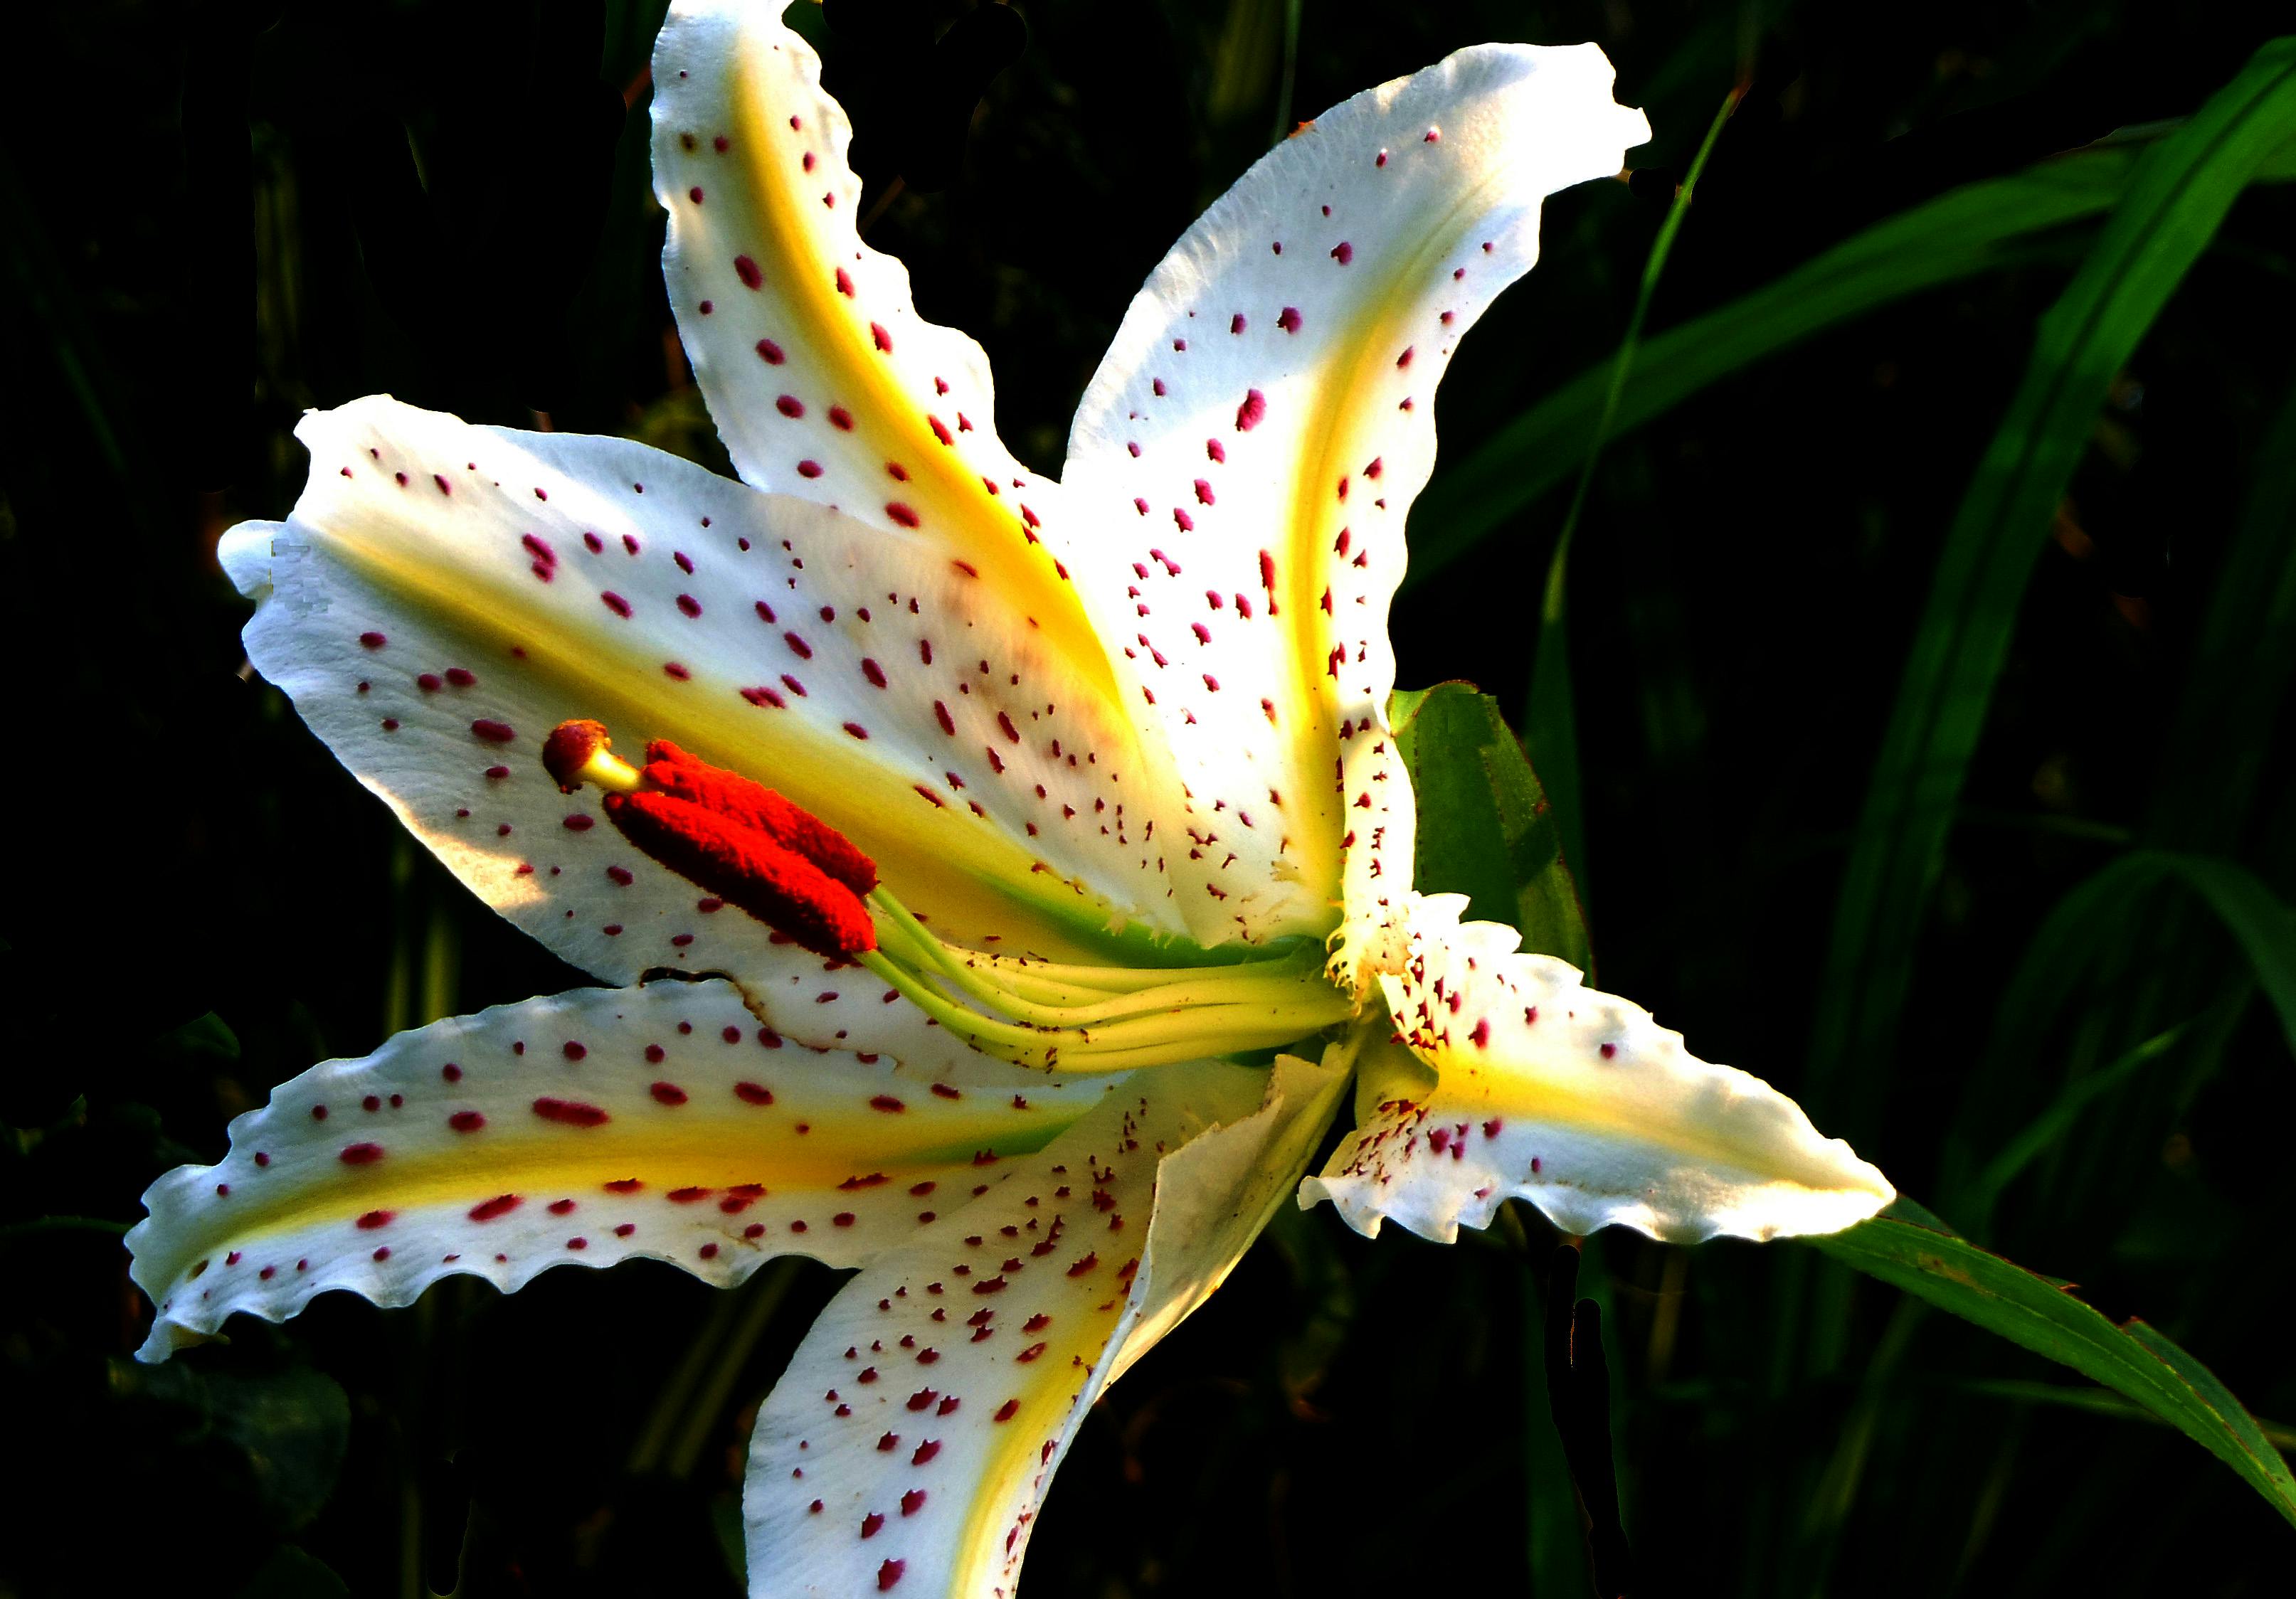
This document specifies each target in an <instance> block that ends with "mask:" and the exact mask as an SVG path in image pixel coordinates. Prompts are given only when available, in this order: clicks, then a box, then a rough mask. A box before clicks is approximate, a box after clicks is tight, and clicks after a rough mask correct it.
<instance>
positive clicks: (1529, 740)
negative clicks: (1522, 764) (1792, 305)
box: [1522, 83, 1746, 906]
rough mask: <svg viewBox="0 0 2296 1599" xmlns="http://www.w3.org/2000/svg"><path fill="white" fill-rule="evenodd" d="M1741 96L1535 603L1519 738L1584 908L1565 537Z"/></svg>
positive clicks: (1709, 150)
mask: <svg viewBox="0 0 2296 1599" xmlns="http://www.w3.org/2000/svg"><path fill="white" fill-rule="evenodd" d="M1745 97H1746V86H1745V85H1744V84H1743V83H1741V84H1738V85H1737V86H1734V87H1733V88H1732V89H1731V91H1730V92H1729V93H1728V94H1726V95H1724V96H1723V97H1722V103H1721V105H1720V106H1719V107H1718V108H1717V109H1716V111H1715V112H1714V120H1713V121H1712V122H1711V123H1710V124H1708V125H1707V128H1706V136H1705V138H1703V139H1702V140H1701V141H1700V142H1699V145H1698V153H1697V154H1696V155H1694V156H1693V157H1692V158H1691V161H1690V170H1689V171H1688V172H1686V173H1685V174H1684V175H1683V179H1682V183H1681V185H1680V186H1679V187H1677V189H1676V190H1675V192H1674V201H1673V203H1672V204H1671V205H1669V206H1668V207H1667V211H1666V220H1665V221H1663V222H1661V223H1660V224H1659V229H1658V237H1657V238H1655V239H1653V240H1652V241H1651V249H1650V257H1649V258H1648V259H1647V260H1645V261H1644V263H1643V276H1642V283H1641V284H1640V285H1639V286H1638V287H1637V288H1636V291H1635V307H1634V310H1633V311H1632V312H1631V313H1629V314H1628V317H1627V332H1626V337H1625V338H1623V339H1621V340H1620V341H1619V353H1618V356H1617V357H1615V358H1614V359H1613V360H1612V361H1611V376H1610V381H1609V383H1608V384H1607V385H1606V386H1605V388H1604V389H1603V408H1602V410H1601V412H1600V413H1599V414H1597V415H1596V416H1595V428H1594V431H1593V433H1592V434H1591V435H1590V436H1589V437H1588V439H1587V448H1586V455H1585V456H1584V458H1583V459H1582V461H1581V462H1580V464H1579V484H1578V487H1577V488H1574V489H1572V490H1571V493H1570V509H1569V510H1568V511H1566V512H1563V516H1562V532H1561V533H1560V534H1558V535H1556V537H1555V540H1554V555H1553V557H1552V558H1551V559H1550V560H1549V561H1548V562H1547V566H1546V589H1545V592H1544V593H1543V594H1542V596H1541V598H1540V601H1539V608H1538V645H1537V646H1536V649H1535V651H1534V652H1533V654H1532V657H1531V666H1530V692H1529V695H1528V696H1527V698H1528V703H1526V705H1525V706H1524V708H1523V720H1522V742H1523V747H1524V749H1525V750H1528V751H1529V756H1530V764H1531V766H1532V767H1534V768H1536V769H1537V770H1538V773H1539V775H1540V777H1541V779H1542V781H1543V782H1544V783H1546V791H1547V795H1548V797H1549V799H1551V800H1552V801H1553V805H1554V825H1555V831H1556V832H1557V834H1558V835H1559V836H1560V837H1561V839H1562V860H1563V864H1564V865H1566V866H1568V867H1569V868H1570V870H1571V871H1572V872H1573V873H1576V875H1577V879H1578V886H1579V903H1580V904H1581V905H1582V906H1583V905H1584V904H1585V903H1586V902H1587V834H1586V813H1585V809H1584V808H1583V807H1582V805H1581V804H1580V793H1579V726H1578V717H1577V713H1576V711H1575V710H1574V709H1573V704H1574V700H1575V696H1574V694H1573V693H1572V692H1571V686H1570V615H1569V611H1567V609H1566V608H1565V606H1564V603H1563V600H1564V586H1565V582H1566V579H1567V578H1568V576H1569V573H1570V539H1571V536H1572V535H1573V534H1575V533H1576V532H1577V531H1578V530H1579V512H1582V511H1583V510H1585V509H1586V505H1587V488H1588V487H1589V486H1590V485H1591V484H1592V483H1593V482H1594V480H1595V463H1597V462H1598V461H1600V460H1601V459H1602V455H1603V443H1604V441H1605V440H1607V439H1609V438H1610V435H1611V419H1612V418H1613V417H1615V416H1616V415H1617V414H1618V411H1619V398H1620V395H1622V394H1623V393H1625V392H1626V386H1627V374H1628V373H1630V372H1632V371H1633V370H1634V365H1635V351H1636V347H1637V346H1639V345H1640V344H1641V343H1642V337H1643V323H1644V320H1645V319H1646V318H1647V317H1648V316H1650V305H1651V297H1652V295H1653V294H1654V293H1656V292H1657V291H1658V281H1659V278H1660V277H1661V275H1663V274H1664V273H1665V271H1666V258H1667V256H1668V255H1669V253H1670V252H1671V251H1672V250H1673V249H1674V239H1675V235H1676V234H1678V233H1680V232H1681V231H1682V219H1683V217H1685V215H1687V214H1688V212H1689V210H1690V201H1691V197H1692V196H1693V194H1694V193H1696V192H1697V188H1698V177H1699V175H1700V174H1701V173H1702V172H1704V171H1705V170H1706V160H1707V158H1708V157H1709V156H1710V155H1712V154H1713V153H1714V145H1715V142H1716V141H1717V140H1718V139H1719V138H1721V136H1722V128H1723V126H1724V125H1725V124H1726V123H1727V122H1728V121H1729V120H1730V116H1731V113H1732V112H1734V111H1736V110H1737V109H1738V102H1740V101H1741V100H1743V99H1744V98H1745Z"/></svg>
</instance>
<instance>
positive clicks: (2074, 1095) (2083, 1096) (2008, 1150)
mask: <svg viewBox="0 0 2296 1599" xmlns="http://www.w3.org/2000/svg"><path fill="white" fill-rule="evenodd" d="M2244 1000H2245V996H2243V1001H2244ZM2198 1020H2199V1019H2198V1018H2194V1019H2193V1020H2191V1021H2180V1022H2178V1023H2177V1025H2176V1026H2174V1027H2172V1028H2169V1029H2168V1030H2167V1031H2165V1032H2159V1033H2155V1034H2153V1036H2152V1037H2149V1038H2147V1039H2145V1040H2144V1042H2143V1043H2141V1044H2138V1045H2137V1046H2135V1047H2134V1048H2131V1049H2127V1050H2123V1051H2122V1052H2121V1053H2120V1055H2119V1056H2118V1057H2117V1058H2115V1059H2114V1060H2113V1061H2112V1062H2110V1063H2109V1064H2107V1065H2105V1066H2103V1067H2100V1068H2099V1069H2098V1070H2095V1071H2092V1072H2088V1073H2087V1074H2086V1075H2084V1076H2081V1077H2077V1078H2073V1080H2072V1081H2071V1082H2070V1083H2067V1084H2066V1085H2065V1086H2064V1087H2062V1089H2060V1090H2059V1091H2058V1093H2057V1096H2056V1098H2055V1099H2054V1100H2052V1101H2050V1102H2049V1106H2048V1108H2047V1109H2046V1110H2045V1111H2042V1112H2041V1113H2040V1114H2039V1115H2038V1116H2036V1117H2035V1118H2033V1119H2032V1120H2031V1121H2030V1122H2028V1123H2026V1124H2025V1126H2024V1127H2023V1128H2021V1129H2019V1131H2018V1132H2017V1134H2016V1136H2013V1138H2011V1139H2010V1140H2009V1142H2008V1143H2007V1144H2004V1145H2003V1146H2002V1147H2001V1150H2000V1152H1999V1153H1997V1154H1996V1155H1995V1156H1994V1157H1993V1159H1992V1160H1989V1161H1987V1162H1986V1163H1985V1169H1984V1170H1982V1171H1980V1172H1979V1173H1978V1174H1977V1177H1976V1180H1975V1181H1974V1182H1973V1183H1972V1185H1970V1194H1969V1198H1968V1199H1967V1200H1966V1201H1964V1202H1963V1203H1962V1204H1961V1205H1960V1206H1959V1207H1958V1208H1957V1209H1956V1215H1960V1216H1962V1217H1964V1218H1965V1219H1966V1220H1967V1221H1968V1223H1969V1226H1970V1230H1971V1231H1972V1232H1973V1233H1975V1234H1977V1235H1978V1236H1980V1238H1981V1237H1984V1236H1986V1235H1987V1234H1989V1233H1990V1232H1991V1231H1992V1221H1993V1208H1994V1207H1995V1206H1996V1205H1997V1204H1999V1203H2000V1201H2001V1195H2002V1194H2003V1193H2005V1191H2006V1190H2007V1189H2008V1186H2009V1185H2010V1184H2011V1183H2013V1182H2015V1181H2016V1180H2017V1177H2018V1175H2019V1174H2020V1173H2021V1172H2022V1171H2023V1170H2024V1169H2025V1168H2027V1167H2028V1166H2030V1165H2031V1164H2032V1163H2033V1161H2034V1160H2036V1159H2037V1158H2038V1156H2039V1155H2040V1154H2041V1152H2043V1151H2045V1150H2046V1149H2048V1148H2049V1147H2050V1146H2051V1145H2053V1144H2055V1143H2057V1142H2058V1141H2059V1140H2060V1139H2062V1138H2063V1137H2064V1136H2065V1135H2066V1134H2067V1133H2068V1132H2070V1131H2071V1128H2072V1126H2073V1124H2074V1123H2075V1122H2076V1121H2078V1120H2079V1119H2080V1113H2081V1112H2082V1111H2085V1110H2087V1108H2088V1107H2089V1106H2090V1105H2091V1104H2093V1103H2095V1102H2096V1101H2097V1100H2099V1099H2102V1098H2103V1097H2104V1095H2108V1094H2110V1093H2112V1090H2114V1089H2115V1088H2118V1087H2120V1085H2121V1084H2123V1083H2125V1082H2127V1081H2128V1079H2129V1078H2132V1077H2135V1076H2136V1074H2137V1073H2138V1072H2139V1071H2141V1070H2144V1068H2145V1067H2146V1066H2149V1065H2151V1064H2152V1063H2153V1062H2154V1061H2157V1060H2159V1059H2160V1058H2161V1056H2163V1055H2166V1054H2170V1053H2171V1052H2173V1051H2174V1050H2175V1049H2176V1047H2177V1046H2178V1045H2179V1044H2182V1043H2183V1042H2184V1041H2185V1036H2186V1035H2187V1034H2189V1033H2190V1032H2192V1030H2193V1029H2194V1026H2195V1024H2196V1023H2197V1021H2198Z"/></svg>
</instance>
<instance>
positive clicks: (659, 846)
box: [542, 721, 877, 959]
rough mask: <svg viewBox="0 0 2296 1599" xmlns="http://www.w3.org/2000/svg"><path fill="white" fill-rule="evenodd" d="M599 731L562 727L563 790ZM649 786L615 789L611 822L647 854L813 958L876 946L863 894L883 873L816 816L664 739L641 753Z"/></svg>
mask: <svg viewBox="0 0 2296 1599" xmlns="http://www.w3.org/2000/svg"><path fill="white" fill-rule="evenodd" d="M605 743H606V730H605V728H604V727H603V726H601V725H599V724H598V723H596V722H589V721H574V722H565V723H562V724H561V725H560V726H558V727H557V728H556V729H555V730H553V732H552V734H551V735H550V738H549V741H548V742H546V743H545V745H544V747H543V755H542V759H543V764H544V765H545V766H546V767H549V769H550V774H551V775H552V776H553V777H554V778H556V779H557V780H558V783H559V786H560V787H561V788H564V789H568V790H571V789H573V788H574V787H576V786H578V784H579V783H580V782H581V778H582V768H583V767H584V766H586V764H587V763H588V762H589V760H590V759H591V758H592V756H593V755H594V754H596V753H597V752H599V751H600V750H603V748H604V747H605ZM639 775H640V777H641V778H642V779H643V780H644V786H642V787H640V788H638V789H636V790H635V791H632V792H629V793H613V792H609V793H608V794H607V795H606V797H605V802H604V803H605V811H606V817H607V820H609V821H611V823H613V824H614V825H615V826H616V827H617V828H619V830H620V831H621V833H622V836H623V837H625V838H627V839H628V840H630V842H631V843H633V844H635V845H636V846H637V847H638V848H639V849H642V850H644V852H645V853H646V854H647V855H649V856H651V857H653V858H654V859H655V860H657V861H660V863H661V864H662V865H665V866H668V868H669V869H670V870H671V871H673V872H675V873H677V874H678V875H679V876H681V877H683V878H685V879H686V880H687V881H691V882H693V883H696V884H699V885H700V886H701V887H702V888H704V889H707V890H709V892H710V893H712V894H715V895H717V897H718V898H721V899H723V900H725V901H726V903H727V904H728V905H734V906H740V907H741V908H742V910H745V911H747V912H749V914H750V915H752V916H755V917H756V918H757V919H758V921H760V922H764V923H765V924H766V925H767V926H768V927H770V928H772V929H774V930H775V931H776V932H780V933H783V934H785V935H787V936H788V937H789V938H790V939H793V940H794V941H795V942H797V943H799V944H800V945H802V946H804V947H806V948H808V949H810V950H812V951H813V952H814V953H815V954H816V955H826V956H829V957H830V958H832V959H850V958H851V957H853V956H854V955H859V954H862V953H863V952H865V951H866V950H871V949H874V948H876V947H877V930H876V924H875V923H874V922H873V921H872V920H871V919H870V915H869V907H868V906H865V905H864V904H863V903H862V899H861V897H862V896H863V895H865V894H866V893H868V892H869V891H870V890H873V889H874V888H875V887H876V886H877V865H876V863H875V862H874V861H873V860H871V859H870V858H869V857H867V856H866V855H864V854H863V853H862V852H861V851H860V850H859V849H857V848H856V847H855V845H854V843H853V841H852V840H850V839H848V838H847V837H846V836H845V835H844V834H842V833H840V832H838V831H837V830H836V829H835V828H833V827H832V826H830V825H829V824H827V823H826V822H824V821H823V820H821V818H820V817H818V816H814V815H813V814H812V813H811V812H809V811H807V810H805V809H804V808H801V807H799V806H796V805H792V804H791V803H790V801H788V800H787V799H783V798H782V796H781V795H779V794H777V793H775V792H774V791H773V790H771V789H769V788H767V787H766V786H765V785H764V784H763V783H757V782H754V781H752V780H751V779H750V778H747V777H743V776H742V775H739V774H738V773H734V772H728V771H726V770H725V769H724V768H722V767H713V766H711V765H709V763H708V762H706V761H703V760H700V759H697V758H695V757H693V756H692V755H689V754H687V753H686V752H685V750H681V749H679V748H678V747H677V746H676V744H673V743H671V742H669V741H668V740H667V739H656V740H654V741H653V742H651V743H649V744H648V745H647V746H646V764H645V765H644V767H641V768H639Z"/></svg>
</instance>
